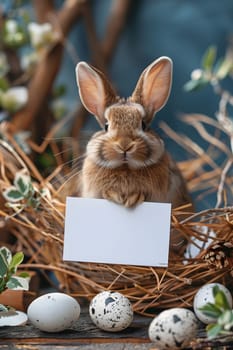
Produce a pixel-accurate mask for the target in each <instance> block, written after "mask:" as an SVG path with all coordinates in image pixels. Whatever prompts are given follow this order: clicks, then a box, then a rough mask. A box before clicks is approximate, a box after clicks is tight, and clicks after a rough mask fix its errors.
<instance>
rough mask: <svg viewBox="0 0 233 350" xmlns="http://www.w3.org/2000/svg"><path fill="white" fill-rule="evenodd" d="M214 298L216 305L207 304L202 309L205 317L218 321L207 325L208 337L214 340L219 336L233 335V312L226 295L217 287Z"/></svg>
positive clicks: (215, 287) (214, 289)
mask: <svg viewBox="0 0 233 350" xmlns="http://www.w3.org/2000/svg"><path fill="white" fill-rule="evenodd" d="M213 296H214V303H207V304H206V305H204V306H203V307H201V308H200V310H201V311H202V312H203V314H204V315H206V316H209V317H213V318H215V319H216V322H215V323H213V324H209V325H207V327H206V331H207V337H208V338H209V339H213V338H216V337H217V336H219V335H233V310H232V308H231V306H230V305H229V303H228V301H227V298H226V295H225V293H224V292H223V291H222V290H220V288H219V287H218V286H217V285H216V286H214V288H213Z"/></svg>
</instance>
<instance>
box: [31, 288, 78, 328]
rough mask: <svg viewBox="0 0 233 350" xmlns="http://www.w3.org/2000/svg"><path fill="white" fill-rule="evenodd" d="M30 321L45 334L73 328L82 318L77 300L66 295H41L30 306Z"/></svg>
mask: <svg viewBox="0 0 233 350" xmlns="http://www.w3.org/2000/svg"><path fill="white" fill-rule="evenodd" d="M27 314H28V319H29V321H30V322H31V323H32V324H33V326H35V327H36V328H39V329H40V330H41V331H44V332H61V331H64V330H65V329H68V328H71V327H72V326H73V325H74V323H75V322H77V320H78V319H79V316H80V306H79V303H78V302H77V300H75V299H74V298H73V297H71V296H70V295H67V294H64V293H48V294H44V295H41V296H40V297H38V298H36V299H35V300H33V301H32V303H31V304H30V305H29V307H28V310H27Z"/></svg>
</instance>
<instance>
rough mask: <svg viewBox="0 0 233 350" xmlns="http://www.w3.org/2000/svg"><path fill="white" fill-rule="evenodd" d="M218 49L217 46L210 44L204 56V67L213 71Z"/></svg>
mask: <svg viewBox="0 0 233 350" xmlns="http://www.w3.org/2000/svg"><path fill="white" fill-rule="evenodd" d="M216 54H217V49H216V46H210V47H209V48H208V49H207V50H206V52H205V53H204V56H203V58H202V67H203V68H204V69H205V70H208V71H211V70H212V68H213V65H214V62H215V59H216Z"/></svg>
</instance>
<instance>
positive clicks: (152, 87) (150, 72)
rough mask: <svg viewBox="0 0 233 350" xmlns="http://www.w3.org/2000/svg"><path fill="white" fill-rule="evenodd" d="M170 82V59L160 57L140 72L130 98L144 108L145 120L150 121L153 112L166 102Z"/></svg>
mask: <svg viewBox="0 0 233 350" xmlns="http://www.w3.org/2000/svg"><path fill="white" fill-rule="evenodd" d="M171 82H172V61H171V59H170V58H168V57H160V58H159V59H157V60H156V61H154V62H153V63H151V64H150V65H149V66H148V67H147V68H146V69H145V70H144V71H143V72H142V74H141V76H140V78H139V80H138V83H137V85H136V87H135V90H134V92H133V94H132V100H133V101H135V102H137V103H140V104H141V105H143V107H144V108H145V110H146V116H145V121H146V122H147V123H150V122H151V120H152V118H153V116H154V114H155V113H156V112H157V111H159V110H160V109H161V108H162V107H163V106H164V105H165V103H166V102H167V99H168V97H169V94H170V89H171Z"/></svg>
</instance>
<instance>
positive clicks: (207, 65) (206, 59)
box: [184, 46, 233, 94]
mask: <svg viewBox="0 0 233 350" xmlns="http://www.w3.org/2000/svg"><path fill="white" fill-rule="evenodd" d="M232 73H233V60H232V52H231V51H230V50H229V51H228V52H227V53H226V55H225V57H220V58H219V59H217V49H216V47H215V46H210V47H209V48H208V49H207V50H206V52H205V53H204V55H203V58H202V60H201V66H200V68H197V69H195V70H193V71H192V73H191V79H190V80H189V81H188V82H187V83H186V84H185V85H184V89H185V90H186V91H195V90H199V89H200V88H202V87H204V86H206V85H208V84H210V85H211V86H212V87H213V88H214V90H215V92H216V93H218V94H219V93H221V89H220V86H219V83H220V81H221V80H223V79H225V78H226V77H227V76H230V75H231V74H232ZM219 90H220V91H219Z"/></svg>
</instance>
